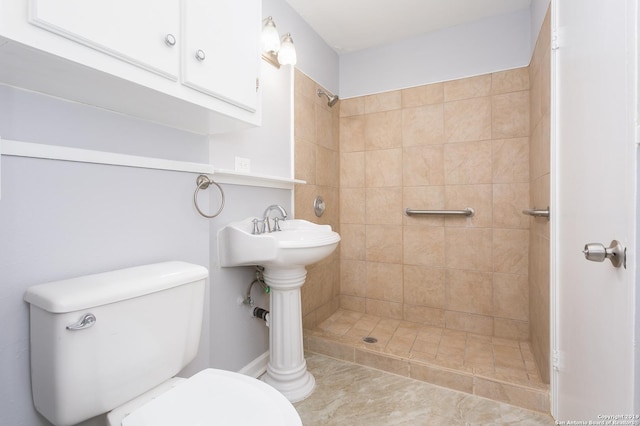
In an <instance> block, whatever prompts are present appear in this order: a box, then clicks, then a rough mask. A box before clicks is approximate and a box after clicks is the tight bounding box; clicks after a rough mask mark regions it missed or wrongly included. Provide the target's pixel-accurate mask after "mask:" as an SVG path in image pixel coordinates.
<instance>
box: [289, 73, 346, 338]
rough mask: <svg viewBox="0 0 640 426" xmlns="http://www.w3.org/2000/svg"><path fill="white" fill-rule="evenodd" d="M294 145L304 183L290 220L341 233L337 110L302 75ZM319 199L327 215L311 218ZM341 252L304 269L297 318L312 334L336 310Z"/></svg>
mask: <svg viewBox="0 0 640 426" xmlns="http://www.w3.org/2000/svg"><path fill="white" fill-rule="evenodd" d="M294 80H295V88H294V105H295V106H294V108H295V109H294V139H295V145H294V146H295V153H294V156H295V177H296V178H297V179H302V180H305V181H306V182H307V184H306V185H296V187H295V194H294V196H295V205H294V207H295V217H296V218H297V219H306V220H310V221H312V222H315V223H321V224H328V225H331V226H332V227H333V229H334V230H336V231H338V232H340V220H339V217H340V210H339V207H340V203H339V196H338V194H339V191H340V188H339V186H340V181H339V179H340V154H339V148H338V146H339V126H338V123H339V114H338V108H339V106H338V105H336V106H334V107H333V108H329V107H328V106H327V99H326V98H319V97H318V96H317V95H316V90H317V89H318V88H319V87H320V86H318V85H317V84H316V83H315V82H314V81H313V80H311V79H310V78H309V77H307V76H306V75H305V74H303V73H302V72H300V71H298V70H296V71H295V76H294ZM318 195H320V196H322V197H323V198H324V200H325V203H326V206H327V208H326V211H325V213H324V215H323V216H322V217H319V218H318V217H316V215H315V213H314V211H313V201H314V199H315V198H316V196H318ZM339 252H340V248H338V250H337V251H336V252H335V253H333V254H332V255H331V256H329V257H328V258H327V259H325V260H323V261H321V262H319V263H317V264H315V265H310V266H309V267H307V279H306V282H305V284H304V286H303V287H302V314H303V324H304V327H305V328H313V327H315V326H316V325H317V324H318V323H319V322H322V321H324V320H325V319H326V318H328V317H329V316H330V315H331V314H332V313H334V312H335V311H336V310H337V309H338V307H339V306H340V299H339V294H340V272H339V271H340V257H339Z"/></svg>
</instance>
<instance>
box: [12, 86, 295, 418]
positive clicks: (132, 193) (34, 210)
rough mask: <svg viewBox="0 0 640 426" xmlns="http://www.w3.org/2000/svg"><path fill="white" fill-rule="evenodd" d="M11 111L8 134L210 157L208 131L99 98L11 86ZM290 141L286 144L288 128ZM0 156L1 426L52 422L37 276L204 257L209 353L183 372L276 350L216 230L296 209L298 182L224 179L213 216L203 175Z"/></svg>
mask: <svg viewBox="0 0 640 426" xmlns="http://www.w3.org/2000/svg"><path fill="white" fill-rule="evenodd" d="M265 102H266V103H267V104H268V102H269V99H266V100H265ZM289 107H290V106H287V108H289ZM0 108H1V109H0V136H1V137H2V138H3V139H9V140H18V141H24V142H34V143H43V144H50V145H64V146H73V147H81V148H87V149H95V150H101V151H110V152H119V153H125V154H133V155H142V156H148V157H161V158H170V159H174V160H183V161H193V162H200V163H208V162H209V161H210V158H209V149H210V144H211V143H210V141H209V138H208V137H206V136H202V135H195V134H191V133H187V132H182V131H177V130H175V129H170V128H166V127H163V126H159V125H157V124H154V123H149V122H144V121H139V120H135V119H132V118H129V117H126V116H123V115H120V114H116V113H113V112H109V111H105V110H100V109H97V108H93V107H91V106H87V105H80V104H76V103H70V102H67V101H63V100H60V99H56V98H51V97H47V96H43V95H39V94H35V93H30V92H25V91H21V90H18V89H15V88H11V87H6V86H0ZM282 140H284V141H285V143H287V136H286V135H285V136H284V137H283V138H282ZM247 143H248V144H249V146H250V143H249V142H247ZM214 145H215V144H214ZM213 149H215V147H214V148H213ZM289 152H290V148H289V149H287V150H285V154H284V155H289V154H288V153H289ZM0 160H1V161H2V163H1V173H2V179H1V182H2V194H1V198H0V323H1V324H2V327H3V330H2V332H1V333H0V377H2V380H0V425H12V426H17V425H25V426H34V425H46V424H48V423H47V422H46V421H45V420H43V419H42V418H41V417H40V416H39V415H38V414H37V413H36V412H35V410H34V408H33V406H32V400H31V389H30V377H29V317H28V305H27V304H26V303H25V302H24V301H23V300H22V297H23V293H24V291H25V289H26V288H27V287H29V286H31V285H34V284H39V283H43V282H48V281H53V280H59V279H64V278H70V277H74V276H79V275H85V274H91V273H97V272H103V271H108V270H113V269H120V268H125V267H130V266H135V265H142V264H148V263H155V262H161V261H166V260H183V261H187V262H192V263H196V264H200V265H203V266H205V267H207V268H208V269H209V270H210V279H209V282H208V283H209V293H208V299H207V303H206V307H205V309H206V311H205V318H206V319H207V320H206V321H205V324H204V330H203V335H202V340H201V346H200V351H199V354H198V357H197V358H196V360H195V361H194V362H193V363H192V364H191V365H190V366H189V367H187V368H186V369H185V371H184V372H183V374H184V375H189V374H191V373H193V372H195V371H197V370H200V369H202V368H204V367H208V366H211V367H216V368H224V369H229V370H238V369H240V368H242V367H244V366H245V365H247V364H248V363H250V362H251V361H253V360H254V359H255V358H257V357H258V356H259V355H261V354H262V353H264V352H265V351H266V350H267V349H268V329H267V328H266V327H265V325H264V323H263V322H261V321H260V320H257V319H253V318H251V317H250V316H249V310H248V308H246V307H245V306H241V305H240V304H239V299H241V297H242V296H243V295H244V293H245V292H246V289H247V286H248V284H249V283H250V282H251V280H252V279H253V270H252V269H251V268H224V269H220V268H218V267H217V264H216V261H215V259H216V257H217V248H216V245H217V244H216V233H217V230H218V229H219V228H220V227H221V226H224V225H225V224H226V223H228V222H230V221H233V220H238V219H242V218H245V217H248V216H253V215H260V214H262V212H263V211H264V208H265V207H266V206H267V205H268V204H271V203H280V204H283V205H284V206H285V207H286V208H290V207H291V191H289V190H282V189H268V188H256V187H246V186H238V185H223V187H224V189H225V192H226V198H227V201H226V207H225V209H224V212H223V213H222V214H221V215H220V216H219V217H218V218H216V219H213V220H208V219H204V218H203V217H201V216H199V215H198V214H197V212H196V210H195V208H194V206H193V203H192V197H193V191H194V189H195V178H196V176H197V175H196V174H194V173H186V172H172V171H159V170H148V169H137V168H129V167H119V166H106V165H95V164H82V163H73V162H66V161H54V160H44V159H32V158H20V157H11V156H1V157H0ZM265 161H268V158H267V159H265ZM288 172H289V171H288V170H287V171H285V172H283V175H286V174H287V173H288ZM199 200H200V203H201V205H202V207H203V208H205V209H207V208H211V209H214V208H215V209H217V206H218V202H219V199H218V195H217V194H216V192H215V191H214V190H213V189H211V190H207V191H202V192H201V194H200V196H199ZM254 297H255V298H256V299H257V300H258V304H259V305H261V306H264V307H265V308H268V298H266V297H264V296H263V297H259V292H254ZM123 350H126V348H123Z"/></svg>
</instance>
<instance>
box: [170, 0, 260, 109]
mask: <svg viewBox="0 0 640 426" xmlns="http://www.w3.org/2000/svg"><path fill="white" fill-rule="evenodd" d="M182 7H183V10H182V18H183V26H182V28H183V30H184V35H183V37H182V38H183V45H182V54H183V58H182V67H183V69H182V73H181V75H182V82H183V84H185V85H186V86H188V87H191V88H193V89H195V90H198V91H201V92H203V93H207V94H209V95H212V96H215V97H217V98H219V99H222V100H224V101H226V102H229V103H231V104H234V105H236V106H238V107H240V108H243V109H246V110H248V111H252V112H253V111H255V110H256V107H257V102H258V101H257V99H258V96H257V79H258V75H259V72H258V70H259V61H260V23H261V16H260V14H261V10H262V6H261V2H260V0H243V1H237V0H182Z"/></svg>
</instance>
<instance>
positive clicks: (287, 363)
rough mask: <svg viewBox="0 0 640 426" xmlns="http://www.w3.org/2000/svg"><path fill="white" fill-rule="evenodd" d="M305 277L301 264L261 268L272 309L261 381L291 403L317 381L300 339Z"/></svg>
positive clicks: (304, 270)
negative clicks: (264, 369)
mask: <svg viewBox="0 0 640 426" xmlns="http://www.w3.org/2000/svg"><path fill="white" fill-rule="evenodd" d="M306 276H307V270H306V269H305V268H304V266H294V267H291V268H287V269H280V268H272V267H265V269H264V280H265V282H266V283H267V285H269V287H271V309H270V313H269V352H270V353H269V364H268V365H267V372H266V373H265V375H264V376H263V378H262V380H263V381H265V382H266V383H268V384H270V385H271V386H273V387H274V388H276V389H277V390H279V391H280V392H281V393H282V394H283V395H284V396H285V397H287V399H288V400H289V401H291V402H297V401H302V400H303V399H305V398H306V397H308V396H309V395H311V393H312V392H313V389H314V388H315V386H316V380H315V379H314V377H313V375H312V374H311V373H309V372H308V371H307V362H306V361H305V359H304V348H303V341H302V302H301V300H300V288H301V287H302V284H304V280H305V278H306Z"/></svg>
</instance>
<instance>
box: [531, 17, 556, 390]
mask: <svg viewBox="0 0 640 426" xmlns="http://www.w3.org/2000/svg"><path fill="white" fill-rule="evenodd" d="M549 15H550V14H549V12H547V16H546V18H545V20H544V23H543V25H542V29H541V31H540V35H539V36H538V40H537V43H536V47H535V50H534V53H533V57H532V59H531V65H530V66H529V78H530V82H531V86H530V90H531V119H530V121H531V151H530V159H531V162H530V180H531V189H530V191H531V197H530V200H531V205H532V206H535V207H538V208H545V207H547V206H548V205H549V204H550V203H549V200H550V196H549V187H550V179H549V177H550V166H551V162H550V135H551V130H550V120H551V119H550V116H551V115H550V94H551V48H550V34H551V33H550V16H549ZM530 221H531V225H530V226H531V241H530V245H529V309H530V312H531V319H530V321H531V347H532V351H533V354H534V356H535V358H536V362H537V363H538V367H539V368H540V376H541V377H542V380H543V381H544V382H545V383H549V351H550V338H549V319H550V318H549V303H550V302H549V259H550V257H549V247H550V244H549V222H548V221H547V220H545V219H530Z"/></svg>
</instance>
